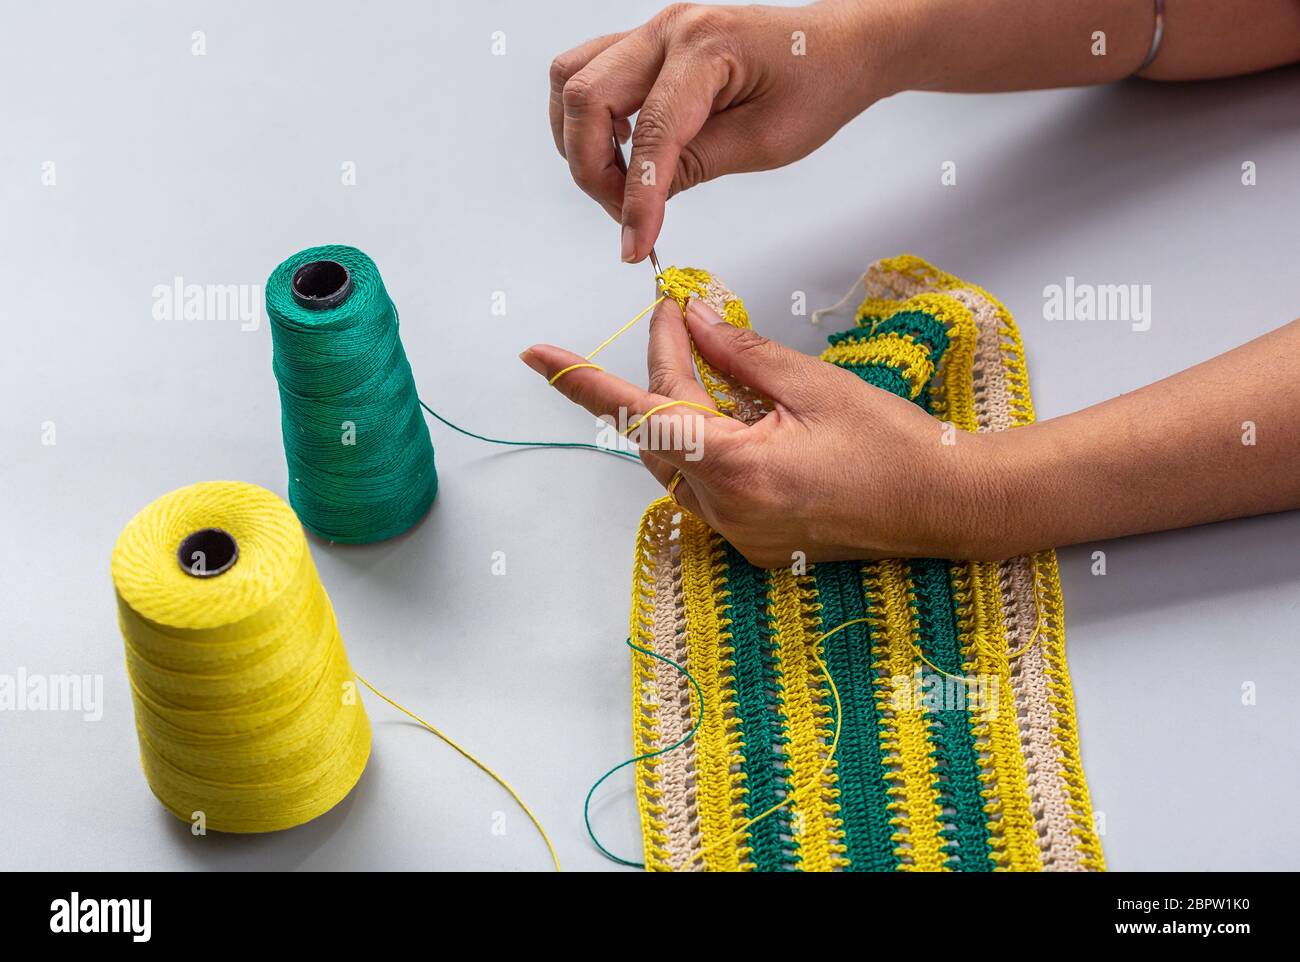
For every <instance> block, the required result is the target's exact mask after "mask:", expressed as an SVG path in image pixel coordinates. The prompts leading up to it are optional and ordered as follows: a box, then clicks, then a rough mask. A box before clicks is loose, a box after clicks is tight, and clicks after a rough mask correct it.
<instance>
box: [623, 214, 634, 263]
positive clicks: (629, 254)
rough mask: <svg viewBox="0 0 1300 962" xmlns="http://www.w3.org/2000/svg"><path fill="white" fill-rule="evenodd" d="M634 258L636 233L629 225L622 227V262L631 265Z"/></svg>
mask: <svg viewBox="0 0 1300 962" xmlns="http://www.w3.org/2000/svg"><path fill="white" fill-rule="evenodd" d="M635 257H636V231H634V230H633V229H632V226H631V225H630V224H624V225H623V262H624V263H625V264H631V263H632V261H633V259H634V258H635Z"/></svg>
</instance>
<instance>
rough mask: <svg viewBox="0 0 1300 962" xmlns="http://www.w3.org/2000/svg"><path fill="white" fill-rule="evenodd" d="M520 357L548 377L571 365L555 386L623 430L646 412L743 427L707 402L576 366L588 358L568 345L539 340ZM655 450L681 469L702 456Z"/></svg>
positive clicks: (717, 428) (708, 427)
mask: <svg viewBox="0 0 1300 962" xmlns="http://www.w3.org/2000/svg"><path fill="white" fill-rule="evenodd" d="M521 357H522V358H523V361H524V363H525V364H527V365H528V366H529V367H531V368H532V369H533V370H535V371H537V372H538V373H539V374H541V375H542V376H543V377H545V378H546V379H547V380H548V381H549V380H551V379H552V378H554V377H555V376H556V375H557V374H560V373H561V372H562V371H565V369H566V368H572V369H571V370H568V372H567V373H565V374H564V375H563V376H562V377H560V378H559V379H558V380H556V381H555V382H554V387H555V389H556V390H558V391H559V392H560V393H561V394H563V395H564V396H565V397H566V398H568V399H569V400H570V401H572V402H574V403H575V404H578V405H580V406H581V407H584V408H586V409H587V410H588V411H590V412H591V413H592V414H594V415H596V417H599V418H608V419H612V420H613V422H614V424H616V425H617V426H618V427H619V429H620V431H621V432H622V433H623V434H628V433H630V432H631V431H632V430H633V429H635V428H636V427H638V426H639V424H640V422H641V420H642V419H643V418H645V417H646V416H647V415H651V416H652V417H655V418H660V417H672V416H678V417H685V416H690V415H692V414H694V415H695V416H697V417H699V418H701V419H703V421H704V422H705V423H704V426H703V428H702V430H704V431H706V432H710V433H712V432H721V433H728V434H729V433H731V432H732V431H735V430H744V425H742V424H741V423H740V422H739V421H734V420H732V419H731V418H728V417H727V416H726V415H723V414H720V413H718V412H717V411H713V410H711V409H710V410H708V411H707V412H706V410H704V409H703V405H700V404H699V403H698V402H695V401H692V400H690V399H685V398H671V397H666V396H664V395H662V394H656V393H653V392H651V391H645V390H643V389H641V388H639V387H636V386H635V385H633V384H629V383H628V382H627V381H625V380H623V379H622V378H621V377H617V376H615V375H613V374H610V373H609V372H608V371H605V370H601V369H599V368H596V367H574V365H578V364H587V363H589V362H588V361H587V359H586V358H584V357H583V356H582V355H580V354H574V353H573V352H572V351H566V350H564V349H563V348H559V347H554V346H552V345H550V344H536V345H534V346H532V347H530V348H529V349H528V350H526V351H525V352H524V353H523V354H522V355H521ZM651 412H654V413H653V414H651ZM660 436H661V435H660ZM650 450H652V451H654V453H655V454H657V455H659V456H660V457H661V458H663V460H665V461H667V462H669V463H670V464H672V465H673V466H674V467H678V468H680V467H682V466H684V465H685V464H687V463H688V461H690V463H691V464H692V466H693V467H694V468H695V469H698V468H699V463H698V460H696V459H688V458H687V457H685V452H683V451H680V450H676V449H675V448H672V447H666V448H660V447H651V448H650Z"/></svg>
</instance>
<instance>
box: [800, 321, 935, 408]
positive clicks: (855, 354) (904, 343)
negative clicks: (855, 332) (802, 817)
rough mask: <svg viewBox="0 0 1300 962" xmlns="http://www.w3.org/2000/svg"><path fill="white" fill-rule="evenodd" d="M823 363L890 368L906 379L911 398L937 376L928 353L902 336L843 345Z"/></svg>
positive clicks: (827, 352)
mask: <svg viewBox="0 0 1300 962" xmlns="http://www.w3.org/2000/svg"><path fill="white" fill-rule="evenodd" d="M822 360H823V361H829V362H830V363H832V364H873V363H874V364H888V365H889V366H890V367H892V368H894V369H895V370H897V371H898V373H899V374H901V375H903V377H904V378H906V379H907V383H908V386H909V387H910V388H911V396H912V397H916V395H917V394H919V393H920V392H921V388H922V387H924V386H925V382H926V381H928V380H930V375H932V374H933V373H934V362H933V361H931V360H930V351H929V349H928V348H926V347H925V346H924V345H921V344H917V343H916V342H915V341H914V340H912V338H911V337H910V336H909V337H904V336H902V335H900V334H884V335H880V336H878V337H875V338H873V339H872V340H870V341H842V342H840V343H839V344H836V345H833V346H832V347H828V348H827V349H826V350H825V351H823V352H822Z"/></svg>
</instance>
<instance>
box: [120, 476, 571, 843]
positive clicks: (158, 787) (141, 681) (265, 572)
mask: <svg viewBox="0 0 1300 962" xmlns="http://www.w3.org/2000/svg"><path fill="white" fill-rule="evenodd" d="M212 529H216V530H218V531H220V532H221V533H223V534H225V535H228V537H229V539H230V540H231V541H233V543H234V544H235V545H236V546H237V548H238V554H237V556H236V558H235V560H234V563H233V564H231V565H230V566H229V568H228V570H224V571H222V573H220V574H216V575H214V576H202V575H206V573H207V571H208V570H209V566H208V564H207V562H208V559H206V558H204V557H201V556H191V555H188V554H187V555H185V556H184V557H183V558H182V556H181V552H180V550H179V549H180V547H181V545H182V544H183V543H185V544H188V542H187V538H189V536H190V535H192V534H194V533H195V532H198V531H205V530H212ZM187 551H188V548H187ZM182 560H183V561H184V563H185V567H182V564H181V561H182ZM111 571H112V577H113V586H114V589H115V590H116V594H117V603H118V621H119V625H120V627H121V630H122V637H123V641H124V643H125V649H126V665H127V676H128V678H129V680H130V684H131V693H132V699H133V702H134V705H135V721H136V731H137V733H138V736H139V740H140V759H141V763H142V766H143V768H144V773H145V778H146V779H147V781H148V783H149V787H150V788H151V789H152V790H153V793H154V795H156V796H157V798H158V800H159V801H160V802H161V803H162V805H163V807H164V808H166V809H167V810H168V811H169V812H171V813H172V814H173V815H175V816H176V817H177V818H180V819H182V820H184V821H187V822H198V821H199V820H200V819H201V820H202V823H203V824H204V826H205V828H211V829H213V830H216V831H222V832H240V833H243V832H272V831H277V830H280V829H285V828H292V827H294V826H296V825H301V824H303V823H305V822H309V821H311V820H312V819H314V818H316V817H318V816H320V815H323V814H324V813H325V812H328V811H329V810H330V809H331V808H333V807H334V806H335V805H336V804H337V803H338V802H339V801H341V800H342V799H343V798H344V797H345V796H346V795H347V794H348V792H349V791H350V790H351V789H352V786H353V785H355V784H356V782H357V780H358V779H359V778H360V777H361V773H362V771H363V770H364V769H365V765H366V760H367V758H368V757H369V753H370V738H371V732H370V722H369V720H368V718H367V717H366V712H365V708H364V707H363V705H362V703H361V698H360V696H359V693H358V691H357V688H356V682H357V681H361V683H362V684H364V685H365V686H366V687H367V688H369V689H370V690H371V691H373V692H374V693H375V694H376V695H377V696H378V697H380V698H382V699H383V700H384V701H386V702H388V704H390V705H392V706H393V707H394V708H396V709H397V710H398V711H401V712H403V713H404V714H406V715H408V716H409V717H411V718H413V719H414V720H415V721H417V722H419V723H420V724H421V725H423V726H424V727H425V728H427V729H428V730H429V731H431V732H432V733H433V734H435V735H437V736H438V737H439V738H441V739H442V740H443V741H445V742H446V743H447V744H448V745H450V746H451V747H452V748H454V749H455V750H456V751H457V752H459V753H460V754H461V755H463V756H464V757H465V758H467V759H469V760H470V761H471V762H473V763H474V764H475V765H476V766H478V767H479V768H480V769H481V770H483V771H484V772H486V773H487V774H488V775H489V776H491V777H492V778H493V779H495V780H496V781H497V782H498V783H499V784H500V785H501V786H502V787H503V788H504V789H505V790H506V791H507V792H508V793H509V794H510V796H511V797H512V798H513V799H514V800H515V801H516V802H517V803H518V804H519V806H520V808H522V809H523V811H524V813H525V814H526V815H527V816H528V817H529V818H530V819H531V820H532V822H533V824H534V825H535V826H536V827H537V830H538V832H539V833H540V834H541V836H542V839H543V841H544V842H545V843H546V846H547V849H548V850H549V851H550V853H551V858H552V860H553V861H554V862H555V867H556V868H557V869H558V868H559V867H560V864H559V859H558V858H556V855H555V849H554V848H553V847H552V845H551V842H550V839H549V838H548V837H547V835H546V832H545V830H544V829H543V828H542V826H541V823H540V822H539V821H538V820H537V818H536V817H535V816H534V815H533V813H532V811H531V810H530V809H529V808H528V806H527V805H526V804H524V801H523V799H521V798H520V797H519V795H518V794H517V793H516V792H515V791H514V789H513V788H511V787H510V785H509V784H508V783H506V781H505V780H504V779H503V778H501V776H499V775H497V774H496V773H495V772H494V771H492V769H490V768H488V766H487V765H485V764H484V763H483V762H481V761H480V760H479V759H477V758H475V757H474V756H473V755H472V754H470V753H469V752H468V751H466V750H465V749H464V748H462V747H461V746H460V745H458V744H456V743H455V742H454V741H452V740H451V739H450V738H449V737H447V736H446V735H445V734H443V733H442V732H441V731H439V730H438V729H437V728H435V727H434V726H433V725H431V724H429V723H428V722H426V721H425V720H424V719H422V718H420V717H419V716H417V715H415V713H413V712H411V711H410V710H409V709H407V708H404V707H402V706H401V705H399V704H398V703H397V702H395V701H393V699H391V698H389V697H388V696H387V695H384V694H383V693H382V692H380V691H379V690H378V689H376V688H374V687H373V686H372V685H371V684H370V683H369V682H368V681H365V680H364V679H362V678H361V677H360V676H358V675H355V674H354V673H353V671H352V668H351V665H350V664H349V663H348V657H347V652H346V651H345V650H344V647H343V639H342V638H341V637H340V635H339V631H338V625H337V622H336V621H335V618H334V610H333V607H332V606H331V605H330V601H329V597H328V596H327V595H326V593H325V589H324V587H323V586H322V584H321V581H320V577H319V576H318V575H317V573H316V567H315V565H314V563H313V562H312V558H311V552H310V551H309V550H308V548H307V540H306V538H305V537H304V535H303V531H302V526H301V524H300V523H299V521H298V518H297V516H296V515H295V514H294V513H293V510H292V509H291V508H290V507H289V505H287V504H285V502H284V501H282V500H281V499H280V498H278V497H277V496H276V495H274V494H272V493H271V492H270V491H267V490H265V489H264V488H261V487H258V486H257V485H253V484H244V483H242V482H236V481H210V482H203V483H200V484H194V485H190V486H188V487H185V488H180V489H178V490H176V491H172V492H170V493H169V494H165V495H163V496H162V497H160V498H158V499H157V500H156V501H154V502H153V503H151V504H150V505H148V506H147V507H145V508H144V510H142V511H141V512H140V513H139V514H137V515H136V516H135V517H134V518H133V519H131V521H130V522H129V523H128V524H127V525H126V527H125V528H124V529H123V531H122V533H121V535H120V536H119V537H118V540H117V545H116V546H115V547H114V549H113V557H112V563H111Z"/></svg>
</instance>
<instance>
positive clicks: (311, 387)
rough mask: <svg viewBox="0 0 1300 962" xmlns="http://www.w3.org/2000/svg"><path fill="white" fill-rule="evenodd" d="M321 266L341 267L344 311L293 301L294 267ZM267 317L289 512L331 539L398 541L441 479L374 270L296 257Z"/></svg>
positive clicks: (344, 256)
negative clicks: (345, 277)
mask: <svg viewBox="0 0 1300 962" xmlns="http://www.w3.org/2000/svg"><path fill="white" fill-rule="evenodd" d="M318 261H333V262H335V263H336V264H341V265H343V266H344V267H345V268H347V270H348V274H349V275H350V280H351V285H352V288H351V293H350V294H348V295H347V296H346V298H345V299H343V300H342V303H339V304H337V305H334V306H330V307H326V308H325V309H322V310H316V309H313V308H311V307H307V306H304V305H303V304H301V303H299V302H298V300H296V299H295V297H294V291H293V282H294V275H295V274H296V273H297V272H298V270H299V268H301V267H303V266H304V265H306V264H310V263H314V262H318ZM338 276H341V272H338ZM302 286H305V285H300V292H301V289H302ZM266 313H267V316H268V317H269V318H270V322H271V338H272V341H273V343H274V360H273V367H274V370H275V378H276V381H277V382H278V384H279V386H280V411H281V425H282V427H283V430H284V453H285V458H286V460H287V461H288V464H289V503H290V504H292V505H293V508H294V510H295V511H296V512H297V513H298V517H299V519H300V520H301V521H302V523H303V525H304V526H305V527H306V528H307V529H308V530H310V531H312V532H314V533H316V534H318V535H320V536H321V537H323V538H328V539H329V540H330V541H339V542H343V543H345V544H365V543H369V542H372V541H382V540H384V539H385V538H391V537H393V536H394V535H398V534H401V533H402V532H403V531H405V530H406V529H407V528H409V527H411V525H413V524H415V523H416V522H417V521H419V520H420V518H422V517H423V516H424V514H425V513H426V512H427V511H428V510H429V506H430V505H431V504H432V503H433V498H434V495H435V494H436V493H437V491H438V474H437V471H436V470H435V468H434V461H433V442H432V441H430V439H429V428H428V425H427V424H426V423H425V420H424V415H423V414H422V412H421V410H420V402H419V398H418V397H417V395H416V390H415V381H414V379H413V378H412V376H411V365H410V364H409V363H408V362H407V360H406V352H405V351H404V350H403V349H402V341H401V338H400V337H399V336H398V331H397V328H398V320H397V307H396V306H395V305H394V304H393V302H392V299H391V298H389V296H388V291H387V290H385V289H384V281H383V279H382V278H381V277H380V276H379V270H378V268H376V267H375V263H374V261H372V260H371V259H370V258H369V257H367V256H366V255H365V254H363V253H362V252H361V251H359V250H357V249H356V248H355V247H344V246H338V245H329V246H325V247H312V248H309V249H307V250H305V251H301V252H299V253H297V254H295V255H293V256H292V257H290V258H289V259H288V260H286V261H285V262H284V263H283V264H281V265H280V266H279V267H277V268H276V269H275V270H274V271H273V272H272V273H271V276H270V278H269V279H268V280H267V283H266Z"/></svg>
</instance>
